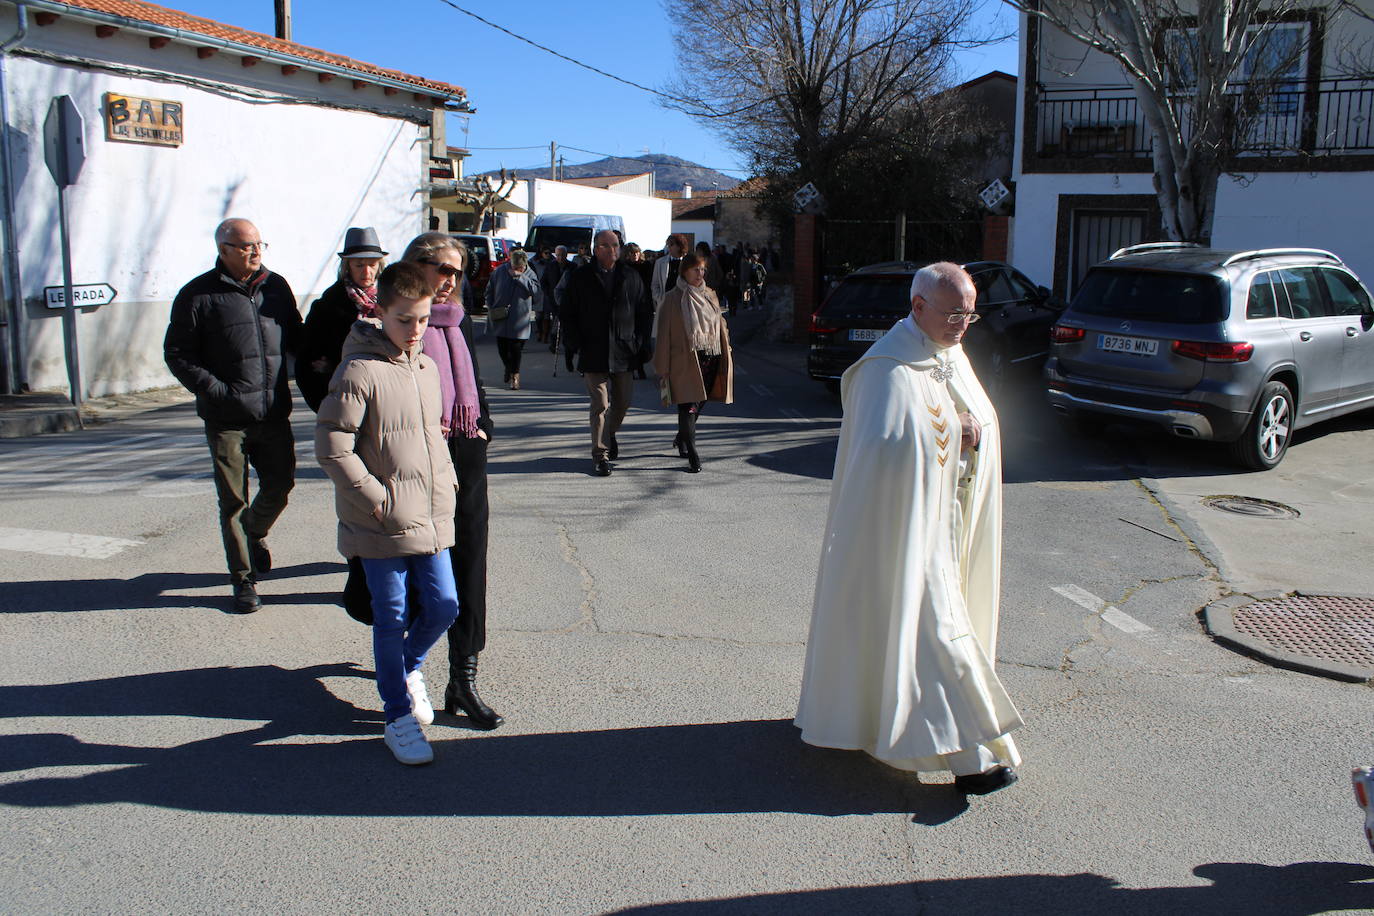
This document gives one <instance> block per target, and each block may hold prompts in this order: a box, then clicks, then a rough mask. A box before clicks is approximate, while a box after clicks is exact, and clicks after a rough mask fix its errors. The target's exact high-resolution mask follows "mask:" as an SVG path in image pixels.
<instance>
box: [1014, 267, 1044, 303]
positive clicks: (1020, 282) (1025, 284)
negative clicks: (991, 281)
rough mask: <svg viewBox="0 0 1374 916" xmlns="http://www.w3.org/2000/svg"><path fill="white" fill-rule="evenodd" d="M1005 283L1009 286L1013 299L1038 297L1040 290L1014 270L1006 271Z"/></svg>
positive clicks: (1033, 298)
mask: <svg viewBox="0 0 1374 916" xmlns="http://www.w3.org/2000/svg"><path fill="white" fill-rule="evenodd" d="M1007 285H1008V286H1010V287H1011V295H1012V298H1013V299H1021V300H1026V299H1031V300H1035V299H1039V298H1040V291H1039V290H1038V289H1036V288H1035V285H1034V284H1033V283H1031V281H1029V280H1027V279H1026V278H1025V277H1023V276H1021V275H1020V274H1019V273H1017V272H1016V271H1014V270H1009V271H1007Z"/></svg>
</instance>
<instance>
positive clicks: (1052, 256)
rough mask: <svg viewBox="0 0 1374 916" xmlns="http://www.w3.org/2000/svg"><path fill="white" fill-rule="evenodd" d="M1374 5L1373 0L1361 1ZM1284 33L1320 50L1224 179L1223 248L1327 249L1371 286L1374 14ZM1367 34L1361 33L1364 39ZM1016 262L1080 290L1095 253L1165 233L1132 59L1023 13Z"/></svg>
mask: <svg viewBox="0 0 1374 916" xmlns="http://www.w3.org/2000/svg"><path fill="white" fill-rule="evenodd" d="M1360 5H1361V6H1362V7H1363V8H1366V9H1374V4H1370V3H1369V0H1360ZM1290 18H1291V21H1285V22H1284V23H1283V24H1282V25H1281V26H1280V28H1282V29H1285V30H1289V31H1291V32H1292V33H1293V38H1294V40H1295V41H1301V42H1304V43H1305V44H1306V47H1307V48H1308V50H1307V51H1305V52H1304V54H1303V55H1302V57H1301V59H1300V60H1299V61H1297V62H1296V63H1295V64H1294V65H1293V66H1294V71H1295V72H1294V73H1293V74H1292V76H1293V79H1292V81H1291V82H1286V83H1285V84H1284V89H1285V91H1284V92H1283V93H1281V94H1278V95H1276V96H1275V97H1274V98H1273V99H1272V100H1271V101H1270V102H1268V103H1266V104H1267V107H1266V109H1265V111H1264V113H1263V114H1262V115H1261V116H1260V117H1259V118H1258V119H1257V121H1256V123H1255V126H1254V127H1253V128H1252V129H1251V136H1250V138H1249V139H1248V141H1247V145H1248V146H1249V149H1247V150H1246V151H1245V152H1244V153H1242V155H1241V156H1240V157H1239V158H1238V159H1237V161H1236V164H1235V169H1236V171H1235V172H1234V173H1233V174H1229V175H1227V174H1223V176H1222V178H1221V181H1220V184H1219V185H1218V188H1217V198H1216V216H1215V219H1214V222H1213V229H1212V245H1213V246H1214V247H1217V248H1272V247H1305V248H1326V249H1329V250H1331V251H1333V252H1335V253H1336V254H1338V255H1339V256H1340V257H1341V258H1343V259H1344V260H1345V261H1346V262H1347V263H1348V264H1349V265H1350V266H1351V267H1352V268H1353V269H1354V270H1355V271H1356V272H1357V273H1359V274H1360V275H1361V276H1363V277H1364V278H1365V279H1366V281H1371V280H1374V249H1371V248H1370V246H1369V245H1368V243H1367V239H1368V230H1367V229H1366V228H1365V223H1366V222H1367V220H1366V217H1365V214H1364V211H1365V210H1366V209H1367V207H1368V203H1369V202H1370V201H1374V80H1367V79H1360V78H1351V77H1348V76H1342V75H1341V74H1343V73H1345V70H1344V69H1343V68H1344V67H1345V66H1346V65H1347V64H1348V62H1349V58H1348V56H1346V54H1347V52H1348V50H1349V49H1350V48H1352V47H1355V46H1369V45H1370V43H1371V39H1374V23H1370V22H1368V21H1365V20H1361V19H1359V18H1357V17H1352V16H1349V15H1346V16H1342V17H1340V18H1339V20H1338V21H1339V34H1333V32H1334V31H1335V29H1334V27H1333V26H1332V22H1333V14H1332V13H1331V12H1330V11H1328V10H1324V9H1321V8H1318V7H1314V8H1311V9H1308V10H1305V11H1303V13H1302V14H1301V15H1300V16H1299V15H1295V16H1292V17H1290ZM1355 33H1359V34H1355ZM1020 34H1021V68H1020V74H1019V87H1020V93H1019V99H1018V111H1017V123H1018V125H1019V127H1018V130H1017V134H1016V151H1015V156H1014V165H1013V176H1014V178H1015V180H1016V204H1015V214H1016V215H1015V217H1014V219H1013V220H1012V229H1011V250H1010V254H1009V259H1010V260H1011V261H1012V262H1013V263H1014V264H1015V265H1016V266H1017V267H1019V268H1020V269H1021V270H1022V271H1024V272H1025V273H1026V274H1027V275H1028V276H1030V277H1032V278H1033V279H1034V280H1035V282H1037V283H1044V284H1046V285H1050V286H1053V287H1054V289H1055V291H1056V292H1058V293H1060V294H1062V295H1067V296H1071V295H1072V294H1073V292H1074V290H1075V288H1076V286H1077V284H1078V282H1079V281H1080V280H1081V279H1082V277H1083V275H1084V274H1085V273H1086V271H1087V269H1088V267H1089V266H1091V265H1092V264H1093V263H1094V262H1096V261H1100V260H1103V259H1104V258H1106V257H1108V256H1110V254H1111V253H1112V252H1113V251H1114V250H1116V249H1117V248H1120V247H1123V246H1125V245H1130V244H1135V243H1137V242H1146V241H1157V240H1160V239H1162V238H1163V231H1162V224H1161V221H1160V211H1159V204H1158V202H1157V199H1156V196H1155V191H1154V186H1153V178H1152V173H1151V159H1150V145H1151V138H1150V134H1149V131H1148V128H1147V127H1146V125H1145V123H1144V121H1143V118H1142V117H1141V115H1140V111H1139V108H1138V106H1137V105H1136V102H1135V98H1134V95H1133V92H1132V90H1131V89H1130V87H1129V86H1128V85H1127V81H1126V79H1125V77H1124V74H1123V73H1122V71H1121V68H1120V66H1119V65H1118V64H1117V63H1116V62H1115V61H1113V60H1111V59H1110V58H1108V57H1106V56H1105V55H1102V54H1100V53H1098V52H1095V51H1090V50H1089V49H1088V48H1087V47H1086V46H1084V45H1082V44H1080V43H1078V42H1076V41H1074V40H1073V39H1071V38H1069V37H1068V36H1066V35H1064V34H1063V33H1061V32H1059V31H1058V30H1057V29H1055V28H1053V27H1052V26H1049V25H1047V24H1045V23H1043V22H1042V21H1039V20H1037V19H1036V18H1035V17H1028V16H1026V15H1025V14H1022V17H1021V31H1020Z"/></svg>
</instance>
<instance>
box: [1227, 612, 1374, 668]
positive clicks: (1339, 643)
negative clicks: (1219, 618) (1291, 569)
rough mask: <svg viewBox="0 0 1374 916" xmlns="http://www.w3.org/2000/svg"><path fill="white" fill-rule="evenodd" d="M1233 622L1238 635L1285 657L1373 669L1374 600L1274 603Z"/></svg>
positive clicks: (1236, 615) (1236, 613)
mask: <svg viewBox="0 0 1374 916" xmlns="http://www.w3.org/2000/svg"><path fill="white" fill-rule="evenodd" d="M1233 616H1234V617H1235V625H1236V631H1237V632H1238V633H1240V634H1242V635H1244V636H1248V637H1250V638H1251V639H1257V640H1260V641H1263V642H1265V643H1268V644H1269V645H1271V646H1273V647H1274V648H1275V649H1277V650H1279V651H1280V652H1285V653H1290V654H1293V655H1302V656H1306V657H1308V658H1317V659H1324V660H1326V661H1332V662H1339V663H1341V664H1345V665H1353V666H1356V667H1362V668H1374V598H1342V597H1317V596H1312V595H1295V596H1293V597H1291V598H1271V599H1267V600H1265V601H1256V602H1255V603H1253V604H1247V605H1246V606H1245V607H1242V608H1237V609H1236V610H1235V611H1234V612H1233Z"/></svg>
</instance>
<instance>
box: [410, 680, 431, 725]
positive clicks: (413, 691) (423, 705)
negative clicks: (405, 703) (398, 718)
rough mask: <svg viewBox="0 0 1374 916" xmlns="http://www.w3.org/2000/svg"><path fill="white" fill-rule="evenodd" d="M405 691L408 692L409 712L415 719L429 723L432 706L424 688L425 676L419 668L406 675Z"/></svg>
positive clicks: (421, 722) (425, 723)
mask: <svg viewBox="0 0 1374 916" xmlns="http://www.w3.org/2000/svg"><path fill="white" fill-rule="evenodd" d="M406 693H408V694H410V712H411V714H412V715H414V716H415V721H416V722H419V723H420V724H421V725H429V724H431V723H432V722H433V721H434V706H433V705H432V704H431V703H430V702H429V691H428V690H426V689H425V676H424V674H423V673H421V671H420V669H419V668H416V669H415V670H414V671H412V672H410V673H409V674H407V675H406Z"/></svg>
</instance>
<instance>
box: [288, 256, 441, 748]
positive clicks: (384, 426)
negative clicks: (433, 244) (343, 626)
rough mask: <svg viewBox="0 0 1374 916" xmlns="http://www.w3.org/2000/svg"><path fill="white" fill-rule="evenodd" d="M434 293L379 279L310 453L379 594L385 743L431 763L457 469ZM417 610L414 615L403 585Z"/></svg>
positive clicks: (409, 280) (398, 270)
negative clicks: (414, 589) (427, 348)
mask: <svg viewBox="0 0 1374 916" xmlns="http://www.w3.org/2000/svg"><path fill="white" fill-rule="evenodd" d="M432 294H433V290H432V288H431V286H430V285H429V283H428V281H427V280H426V278H425V275H424V274H423V273H422V272H421V271H420V269H419V268H418V267H416V266H415V265H414V264H409V263H399V264H393V265H391V266H390V267H388V268H386V270H384V271H382V274H381V276H380V277H379V278H378V280H377V312H378V319H365V318H364V319H360V320H359V321H358V322H357V323H355V324H354V325H353V329H352V330H351V331H350V332H349V335H348V338H347V340H345V342H344V346H343V361H342V362H341V363H340V364H339V368H338V370H337V371H336V372H335V373H334V378H333V379H332V380H331V381H330V383H329V395H328V397H326V398H325V399H324V402H323V403H322V404H321V405H320V410H319V415H318V416H317V418H316V423H315V457H316V459H317V460H318V461H319V463H320V466H321V467H323V468H324V471H325V473H326V474H328V475H329V477H330V479H331V480H333V481H334V493H335V499H334V505H335V509H336V511H337V513H338V516H339V552H340V553H342V554H343V555H344V556H345V557H360V558H362V562H363V570H364V572H365V573H366V574H367V586H368V589H369V590H370V591H371V592H372V608H373V624H372V652H373V656H374V659H375V664H376V670H377V692H378V693H379V694H380V695H381V698H382V706H383V714H384V715H385V718H386V729H385V740H386V744H387V747H389V748H390V749H391V752H392V753H393V754H395V755H396V759H397V760H399V761H400V762H401V763H407V764H420V763H429V762H430V761H431V760H433V759H434V752H433V750H432V749H431V748H430V746H429V742H428V741H426V740H425V736H424V732H422V731H421V730H420V726H421V725H428V724H429V723H430V722H433V721H434V708H433V707H432V706H431V705H430V702H429V697H428V694H427V693H426V690H425V682H424V677H423V675H422V674H421V671H420V669H421V667H422V665H423V664H424V660H425V655H426V654H427V653H428V652H429V650H430V648H431V647H432V646H433V645H434V643H435V642H437V641H438V639H439V637H440V636H442V635H443V634H444V633H445V632H446V631H447V630H448V628H449V626H451V625H452V623H453V621H454V620H455V619H456V618H457V616H458V596H457V592H456V590H455V587H454V581H453V567H452V564H451V563H450V561H449V558H448V549H449V548H450V547H452V546H453V543H454V534H453V516H454V507H455V500H456V488H457V483H458V478H457V475H456V474H455V473H454V470H453V464H452V462H451V460H450V459H449V454H448V448H447V447H446V446H445V443H444V436H443V432H442V430H441V429H440V422H439V421H440V416H441V413H442V410H441V395H440V389H439V371H438V367H437V366H435V364H434V361H433V360H431V359H430V358H429V357H428V356H425V355H423V354H422V353H421V352H420V341H421V337H422V336H423V334H424V332H425V327H426V326H427V325H428V323H429V313H430V305H431V297H432ZM408 581H409V582H414V583H415V584H416V585H418V592H419V595H420V599H421V606H422V610H421V612H420V614H419V615H418V616H417V617H416V618H415V619H414V620H413V621H407V613H406V590H407V583H408Z"/></svg>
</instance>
